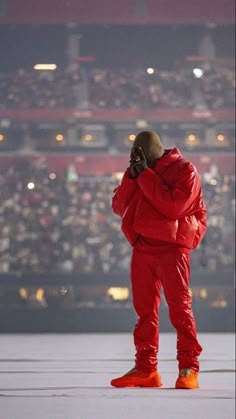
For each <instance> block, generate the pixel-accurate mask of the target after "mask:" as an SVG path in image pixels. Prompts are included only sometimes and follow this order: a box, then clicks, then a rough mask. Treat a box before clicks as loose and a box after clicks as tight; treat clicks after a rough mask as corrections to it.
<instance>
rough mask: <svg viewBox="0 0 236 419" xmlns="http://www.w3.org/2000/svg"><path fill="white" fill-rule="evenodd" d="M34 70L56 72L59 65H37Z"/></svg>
mask: <svg viewBox="0 0 236 419" xmlns="http://www.w3.org/2000/svg"><path fill="white" fill-rule="evenodd" d="M34 69H35V70H39V71H54V70H56V69H57V65H56V64H35V65H34Z"/></svg>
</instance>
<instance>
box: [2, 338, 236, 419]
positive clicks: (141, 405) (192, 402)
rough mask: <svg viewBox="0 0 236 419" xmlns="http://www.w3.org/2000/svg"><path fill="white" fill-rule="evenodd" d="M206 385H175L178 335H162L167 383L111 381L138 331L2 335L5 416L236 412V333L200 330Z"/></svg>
mask: <svg viewBox="0 0 236 419" xmlns="http://www.w3.org/2000/svg"><path fill="white" fill-rule="evenodd" d="M199 340H200V343H201V344H202V346H203V348H204V351H203V353H202V356H201V358H200V361H201V373H200V379H199V381H200V387H201V388H200V389H199V390H175V389H174V388H173V387H174V384H175V380H176V377H177V362H176V360H175V356H176V354H175V347H176V341H175V335H174V334H162V335H161V336H160V344H161V348H160V355H159V371H160V373H161V375H162V378H163V384H164V386H163V387H162V388H160V389H142V388H134V389H133V388H130V389H128V388H123V389H117V388H113V387H111V386H110V380H111V379H112V378H113V377H116V376H119V375H121V374H123V373H125V372H126V371H128V370H129V369H130V368H132V367H133V353H134V349H133V339H132V334H99V335H98V334H81V335H80V334H78V335H0V419H185V418H186V419H209V418H210V417H212V418H214V419H234V418H235V400H234V397H235V347H234V343H235V340H234V335H233V334H225V335H223V334H199Z"/></svg>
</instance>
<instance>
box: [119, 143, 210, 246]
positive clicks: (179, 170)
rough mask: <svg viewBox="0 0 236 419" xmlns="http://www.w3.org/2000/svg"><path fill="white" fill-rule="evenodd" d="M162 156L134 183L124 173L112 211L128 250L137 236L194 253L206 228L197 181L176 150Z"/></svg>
mask: <svg viewBox="0 0 236 419" xmlns="http://www.w3.org/2000/svg"><path fill="white" fill-rule="evenodd" d="M166 152H167V153H166V154H164V156H163V157H161V158H160V159H159V160H157V161H156V163H155V165H154V167H153V168H152V169H151V168H148V169H146V170H144V171H143V172H142V173H141V174H140V175H139V176H138V178H137V179H131V178H130V177H129V169H127V170H126V172H125V174H124V176H123V179H122V182H121V185H120V186H118V188H116V189H115V191H114V196H113V198H112V208H113V211H114V212H115V214H117V215H119V216H120V217H122V231H123V233H124V234H125V236H126V238H127V240H128V241H129V242H130V244H131V245H132V246H133V245H134V244H135V242H136V240H137V238H138V237H139V236H140V235H141V236H143V237H146V238H150V239H152V240H156V241H157V242H158V241H161V242H166V243H175V244H177V245H179V246H183V247H185V248H188V249H194V248H196V247H197V246H198V245H199V243H200V241H201V240H202V238H203V236H204V234H205V232H206V228H207V227H206V226H207V219H206V206H205V204H204V200H203V196H202V190H201V180H200V177H199V175H198V173H197V170H196V168H195V167H194V165H193V164H192V163H190V162H188V161H186V160H185V159H184V158H183V157H182V155H181V154H180V152H179V150H178V149H177V148H174V149H172V150H166Z"/></svg>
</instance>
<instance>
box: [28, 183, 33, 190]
mask: <svg viewBox="0 0 236 419" xmlns="http://www.w3.org/2000/svg"><path fill="white" fill-rule="evenodd" d="M34 187H35V184H34V182H29V183H28V185H27V188H28V189H30V190H32V189H34Z"/></svg>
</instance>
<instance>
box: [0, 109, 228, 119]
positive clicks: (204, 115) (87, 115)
mask: <svg viewBox="0 0 236 419" xmlns="http://www.w3.org/2000/svg"><path fill="white" fill-rule="evenodd" d="M4 118H5V119H12V120H22V121H40V120H44V121H53V120H54V121H58V120H66V119H70V118H78V119H83V120H98V121H112V120H113V121H116V120H118V121H119V120H122V121H124V120H126V121H127V120H129V121H132V120H137V119H146V120H150V121H152V120H154V121H186V120H188V121H191V120H193V121H196V120H201V119H202V120H206V119H207V120H209V119H213V120H218V121H220V120H222V121H233V120H234V118H235V112H234V110H233V109H232V110H224V109H222V110H194V109H193V110H189V109H187V110H184V109H179V110H175V109H161V108H160V109H159V108H158V109H155V110H130V109H113V110H79V109H78V110H77V109H53V110H52V109H49V110H48V109H37V110H28V109H24V110H0V119H4Z"/></svg>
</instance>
